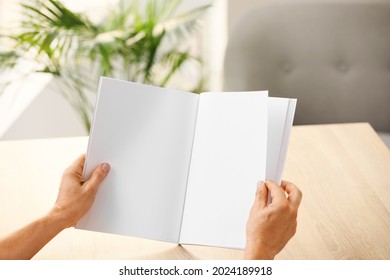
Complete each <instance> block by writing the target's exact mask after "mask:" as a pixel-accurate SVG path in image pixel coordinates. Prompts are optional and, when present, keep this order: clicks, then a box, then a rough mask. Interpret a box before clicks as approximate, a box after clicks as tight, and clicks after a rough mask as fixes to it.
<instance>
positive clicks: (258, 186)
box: [257, 180, 264, 188]
mask: <svg viewBox="0 0 390 280" xmlns="http://www.w3.org/2000/svg"><path fill="white" fill-rule="evenodd" d="M263 184H264V182H263V181H262V180H260V181H258V182H257V188H260V187H261V186H262V185H263Z"/></svg>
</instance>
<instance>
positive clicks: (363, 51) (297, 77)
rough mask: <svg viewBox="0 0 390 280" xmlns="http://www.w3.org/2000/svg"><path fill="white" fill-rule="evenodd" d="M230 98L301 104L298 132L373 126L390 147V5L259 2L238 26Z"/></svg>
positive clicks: (228, 74) (380, 0)
mask: <svg viewBox="0 0 390 280" xmlns="http://www.w3.org/2000/svg"><path fill="white" fill-rule="evenodd" d="M224 70H225V76H224V83H225V90H228V91H234V90H260V89H268V90H270V95H271V96H281V97H296V98H298V104H297V111H296V116H295V124H321V123H340V122H369V123H370V124H371V125H372V126H373V127H374V129H376V130H377V131H378V132H380V135H381V137H382V138H383V140H384V141H388V142H387V144H388V146H389V147H390V0H365V1H357V0H355V1H352V0H349V1H346V0H338V1H336V0H334V1H330V0H328V1H325V0H317V1H314V0H312V1H307V0H306V1H302V0H294V1H293V0H284V1H282V0H262V1H259V3H258V4H257V5H256V6H255V7H254V8H251V9H250V10H248V11H247V13H245V14H244V15H243V16H242V17H241V18H240V19H239V20H238V21H236V22H235V24H234V25H233V28H232V31H231V33H230V34H229V43H228V46H227V50H226V57H225V69H224Z"/></svg>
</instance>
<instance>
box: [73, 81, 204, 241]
mask: <svg viewBox="0 0 390 280" xmlns="http://www.w3.org/2000/svg"><path fill="white" fill-rule="evenodd" d="M198 99H199V96H198V95H196V94H193V93H187V92H179V91H175V90H171V89H162V88H157V87H152V86H146V85H141V84H135V83H130V82H126V81H120V80H114V79H108V78H102V79H101V84H100V93H99V96H98V102H97V108H96V112H95V117H94V122H93V127H92V131H91V135H90V141H89V146H88V154H87V160H86V173H85V174H86V177H89V176H90V174H91V172H92V170H93V169H94V168H95V167H96V166H97V165H98V164H99V163H102V162H108V163H109V164H110V165H111V170H110V173H109V175H108V177H107V178H106V179H105V181H104V182H103V184H102V185H101V186H100V189H99V191H98V193H97V196H96V200H95V203H94V204H93V207H92V208H91V210H90V211H89V213H88V214H87V216H86V217H85V218H83V219H82V220H81V221H80V222H79V223H78V224H77V228H82V229H89V230H94V231H101V232H108V233H115V234H123V235H130V236H137V237H142V238H149V239H155V240H163V241H169V242H176V243H177V242H178V239H179V232H180V223H181V219H182V213H183V204H184V196H185V190H186V184H187V175H188V169H189V162H190V155H191V148H192V142H193V134H194V129H195V119H196V112H197V107H198Z"/></svg>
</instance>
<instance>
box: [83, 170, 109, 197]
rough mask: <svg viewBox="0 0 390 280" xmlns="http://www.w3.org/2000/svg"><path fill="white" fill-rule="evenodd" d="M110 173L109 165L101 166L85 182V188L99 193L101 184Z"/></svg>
mask: <svg viewBox="0 0 390 280" xmlns="http://www.w3.org/2000/svg"><path fill="white" fill-rule="evenodd" d="M109 171H110V165H109V164H108V163H103V164H100V165H99V166H98V167H96V169H95V170H94V171H93V172H92V175H91V177H90V178H89V179H88V180H87V181H86V182H85V185H84V186H85V187H86V188H87V189H93V190H94V191H97V189H98V187H99V186H100V184H101V183H102V182H103V180H104V179H105V178H106V177H107V174H108V172H109Z"/></svg>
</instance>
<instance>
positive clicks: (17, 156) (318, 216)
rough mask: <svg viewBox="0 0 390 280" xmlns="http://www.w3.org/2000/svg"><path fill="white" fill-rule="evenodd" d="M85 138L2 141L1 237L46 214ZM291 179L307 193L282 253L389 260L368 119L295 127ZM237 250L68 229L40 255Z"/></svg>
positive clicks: (388, 218)
mask: <svg viewBox="0 0 390 280" xmlns="http://www.w3.org/2000/svg"><path fill="white" fill-rule="evenodd" d="M86 147H87V138H85V137H81V138H61V139H43V140H28V141H9V142H0V236H1V235H4V234H6V233H8V232H11V231H13V230H15V229H17V228H19V227H21V226H23V225H25V224H27V223H28V222H30V221H32V220H33V219H36V218H38V217H40V216H41V215H43V214H45V213H46V212H47V211H48V210H49V209H50V207H51V205H52V204H53V202H54V200H55V198H56V195H57V191H58V186H59V181H60V177H61V174H62V172H63V170H64V169H65V167H67V166H68V165H69V164H70V163H71V162H72V161H73V159H74V158H76V157H77V156H78V155H79V154H81V153H83V152H85V151H86ZM284 177H285V179H287V180H290V181H293V182H294V183H296V184H297V185H298V186H299V187H300V188H301V190H302V192H303V201H302V204H301V207H300V211H299V217H298V230H297V233H296V235H295V236H294V237H293V239H292V240H291V241H290V242H289V243H288V245H287V246H286V247H285V249H284V250H283V251H282V252H281V253H280V254H279V255H278V256H277V258H278V259H390V151H389V150H388V149H387V147H386V146H385V145H384V144H383V142H382V141H381V140H380V138H379V137H378V136H377V135H376V133H375V132H374V130H373V129H372V128H371V127H370V126H369V125H368V124H339V125H316V126H297V127H294V128H293V131H292V137H291V141H290V146H289V152H288V158H287V163H286V168H285V176H284ZM241 257H242V252H241V251H237V250H228V249H219V248H210V247H202V246H177V245H175V244H169V243H164V242H157V241H150V240H143V239H138V238H132V237H125V236H115V235H109V234H103V233H95V232H88V231H82V230H76V229H67V230H65V231H63V232H62V233H60V234H59V235H58V236H57V237H56V238H55V239H53V240H52V241H51V242H50V243H49V244H48V245H47V246H46V247H45V248H44V249H43V250H42V251H41V252H39V253H38V254H37V255H36V256H35V258H36V259H239V258H241Z"/></svg>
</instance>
